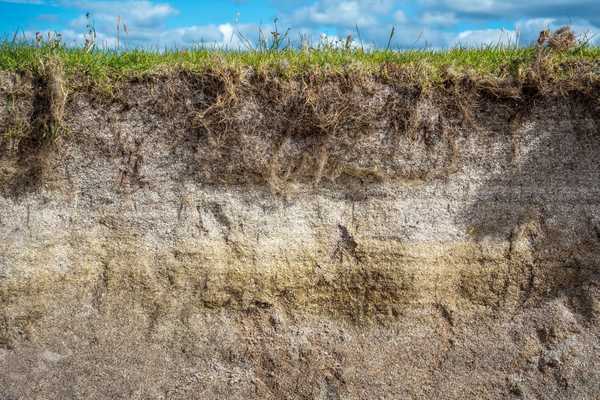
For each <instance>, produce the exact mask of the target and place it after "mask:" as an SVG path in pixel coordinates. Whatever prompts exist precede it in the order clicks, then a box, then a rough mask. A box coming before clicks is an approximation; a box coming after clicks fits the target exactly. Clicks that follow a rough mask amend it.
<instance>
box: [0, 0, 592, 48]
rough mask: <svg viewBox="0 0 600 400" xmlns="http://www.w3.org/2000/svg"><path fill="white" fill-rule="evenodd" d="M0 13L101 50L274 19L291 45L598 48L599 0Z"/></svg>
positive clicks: (50, 8) (209, 42)
mask: <svg viewBox="0 0 600 400" xmlns="http://www.w3.org/2000/svg"><path fill="white" fill-rule="evenodd" d="M0 15H2V18H0V34H1V35H2V36H3V37H4V39H8V40H13V38H14V37H15V34H16V36H17V37H18V38H19V40H20V39H21V38H23V37H25V38H28V39H30V40H31V39H32V38H33V37H35V34H36V32H41V33H42V34H44V35H47V33H48V32H56V33H60V34H61V35H62V39H63V41H64V42H66V43H67V44H68V45H73V46H81V45H83V44H84V42H85V35H86V33H87V32H88V31H89V27H90V26H93V27H94V29H95V31H96V35H97V39H96V43H98V45H99V46H102V47H108V48H114V47H116V46H117V42H118V45H119V46H120V47H127V48H139V47H143V48H155V49H165V48H188V47H193V46H198V45H202V46H215V47H225V48H233V49H247V48H251V47H253V46H256V43H257V38H258V34H259V32H260V31H262V32H264V33H265V34H266V35H270V33H271V32H272V31H273V30H274V28H273V21H275V20H277V26H278V30H279V31H280V32H282V33H283V32H285V31H286V30H287V29H288V28H289V34H288V35H289V38H290V39H291V40H292V41H293V42H294V43H300V42H301V40H302V39H304V40H308V41H310V42H311V43H316V42H318V41H319V40H321V41H329V42H335V41H336V40H337V41H343V40H345V39H346V38H347V37H348V35H352V38H353V43H354V45H361V46H363V47H366V48H382V47H387V46H388V42H389V39H390V32H391V30H392V28H394V35H393V37H392V40H391V42H390V47H392V48H394V49H409V48H449V47H455V46H465V47H470V46H481V45H486V44H510V45H514V44H519V45H527V44H530V43H531V42H533V41H534V40H535V39H536V38H537V36H538V34H539V32H540V31H541V30H543V29H545V28H550V29H557V28H558V27H561V26H563V25H570V26H571V27H572V28H573V29H574V30H575V32H576V33H577V34H578V36H580V37H581V38H582V39H584V40H587V41H589V42H591V43H593V44H597V45H600V0H337V1H336V0H264V1H258V0H209V1H207V0H195V1H182V0H164V1H150V0H125V1H112V0H100V1H96V0H0ZM117 25H118V26H119V29H118V30H117ZM117 31H118V32H119V34H117Z"/></svg>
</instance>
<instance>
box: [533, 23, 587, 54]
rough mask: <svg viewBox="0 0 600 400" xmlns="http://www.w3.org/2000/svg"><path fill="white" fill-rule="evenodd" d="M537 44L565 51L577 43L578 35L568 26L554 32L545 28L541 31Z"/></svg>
mask: <svg viewBox="0 0 600 400" xmlns="http://www.w3.org/2000/svg"><path fill="white" fill-rule="evenodd" d="M537 44H538V47H548V48H550V49H552V50H555V51H559V52H563V51H567V50H570V49H572V48H574V47H575V46H576V45H577V37H576V36H575V33H574V32H573V31H572V30H571V28H570V27H568V26H563V27H562V28H559V29H557V30H556V31H554V32H552V31H550V30H549V29H545V30H543V31H542V32H540V35H539V37H538V40H537Z"/></svg>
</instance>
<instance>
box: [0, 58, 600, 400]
mask: <svg viewBox="0 0 600 400" xmlns="http://www.w3.org/2000/svg"><path fill="white" fill-rule="evenodd" d="M45 71H46V72H45V73H44V74H42V75H41V76H38V77H35V76H31V75H27V74H14V73H3V74H2V75H1V76H0V131H1V132H2V133H1V136H0V399H46V398H61V399H62V398H65V399H67V398H78V399H79V398H81V399H116V398H123V399H137V398H139V399H179V398H181V399H191V398H198V399H213V398H214V399H218V398H222V399H236V398H239V399H248V398H272V399H283V398H289V399H296V398H305V399H313V398H314V399H367V398H382V399H384V398H385V399H404V398H406V399H413V398H422V399H463V398H473V399H475V398H477V399H507V398H508V399H510V398H525V399H585V398H589V399H592V398H596V397H597V396H598V394H599V393H600V333H599V332H600V320H599V318H600V297H599V295H600V161H599V160H600V100H599V99H600V98H599V96H598V93H600V91H599V89H600V85H599V84H598V80H597V78H596V76H597V75H593V74H591V72H590V73H589V74H587V75H586V74H582V78H581V79H582V80H581V82H573V81H570V82H554V81H548V80H542V78H540V77H536V76H534V75H531V76H530V77H529V78H528V80H526V81H523V82H514V81H490V80H483V79H480V80H475V79H471V78H468V77H466V76H451V75H449V76H448V80H447V81H446V82H444V83H443V84H441V85H436V86H433V87H425V86H423V85H421V84H418V83H416V81H414V80H411V79H410V78H408V77H407V76H406V75H403V74H402V71H400V70H395V69H393V68H392V69H389V70H386V71H384V72H382V73H381V74H379V75H375V74H370V75H365V74H360V73H358V72H352V71H349V72H347V73H344V74H327V73H322V74H307V75H305V76H297V77H292V78H289V77H287V78H284V77H282V76H280V75H278V74H276V73H272V74H271V73H255V72H252V71H242V72H239V71H238V72H235V71H233V70H232V71H220V72H216V71H215V72H210V71H207V72H204V73H191V72H183V71H179V72H169V73H163V74H160V75H155V76H150V77H148V78H143V79H137V80H128V81H122V82H119V83H118V84H116V86H115V91H114V95H113V96H112V97H106V96H105V95H102V94H100V93H99V92H98V91H96V90H95V89H94V88H91V87H86V86H84V85H79V86H78V87H77V88H76V89H73V88H74V87H75V86H73V82H71V86H69V84H67V83H65V78H64V77H63V76H62V72H61V70H60V66H56V65H49V66H47V67H46V70H45ZM70 79H73V78H70ZM69 88H71V89H69Z"/></svg>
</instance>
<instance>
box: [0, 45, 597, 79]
mask: <svg viewBox="0 0 600 400" xmlns="http://www.w3.org/2000/svg"><path fill="white" fill-rule="evenodd" d="M49 56H52V57H57V58H59V59H60V60H61V61H62V63H63V65H64V69H65V72H66V73H67V75H69V74H71V73H85V74H87V75H89V76H91V77H93V78H108V77H110V78H112V79H114V78H119V77H124V76H132V75H139V74H144V73H151V72H154V71H157V70H161V69H164V68H170V67H181V68H186V69H190V70H196V71H197V70H203V69H207V68H214V67H222V66H229V67H233V68H237V67H244V66H246V67H252V68H256V69H261V68H274V67H277V68H280V69H281V67H282V66H284V67H285V68H284V69H283V70H285V71H286V72H287V73H291V74H294V73H299V72H303V71H305V70H307V69H315V68H328V69H332V70H336V69H337V70H340V69H343V68H345V67H347V66H350V65H352V66H358V67H359V68H362V69H364V70H367V71H370V70H377V69H379V68H380V66H381V65H382V64H384V63H392V64H399V65H417V66H426V67H427V69H428V73H430V74H433V75H435V74H436V71H437V72H439V71H441V70H442V69H445V68H447V67H452V68H455V69H457V70H469V71H474V72H476V73H480V74H491V75H500V74H505V73H506V71H507V67H508V70H511V71H515V70H518V69H519V67H520V66H528V65H531V64H532V63H533V62H534V61H535V59H536V49H534V48H501V47H486V48H479V49H460V48H457V49H449V50H444V51H433V50H410V51H384V50H378V51H362V50H342V49H332V48H330V49H320V50H308V51H301V50H275V51H268V50H263V51H253V50H250V51H224V50H209V49H199V50H181V51H166V52H154V51H144V50H131V51H124V52H117V51H93V52H86V51H84V50H83V49H80V48H66V47H57V48H52V47H49V46H42V47H40V48H36V47H33V46H31V45H22V44H17V45H14V44H10V43H3V44H0V70H5V71H25V70H33V71H35V70H36V69H37V68H39V66H40V65H41V62H42V60H44V59H45V58H46V57H49ZM547 59H548V60H550V61H551V62H552V63H555V64H560V63H565V62H569V61H580V60H588V61H589V60H593V61H596V60H600V48H598V47H588V46H585V47H579V48H576V49H573V50H569V51H567V52H561V53H556V52H552V51H548V56H547Z"/></svg>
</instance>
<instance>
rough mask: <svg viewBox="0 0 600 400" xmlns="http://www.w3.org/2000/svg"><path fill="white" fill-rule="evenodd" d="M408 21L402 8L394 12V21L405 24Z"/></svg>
mask: <svg viewBox="0 0 600 400" xmlns="http://www.w3.org/2000/svg"><path fill="white" fill-rule="evenodd" d="M407 21H408V18H407V17H406V14H405V13H404V11H402V10H398V11H396V12H395V13H394V22H396V23H398V24H404V23H406V22H407Z"/></svg>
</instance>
